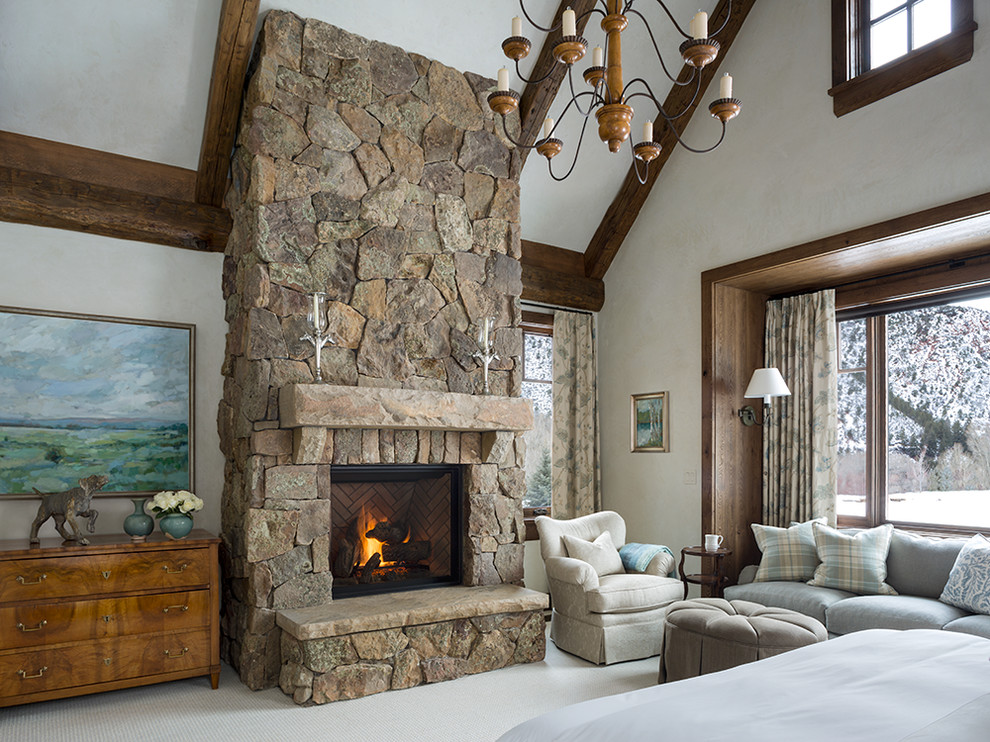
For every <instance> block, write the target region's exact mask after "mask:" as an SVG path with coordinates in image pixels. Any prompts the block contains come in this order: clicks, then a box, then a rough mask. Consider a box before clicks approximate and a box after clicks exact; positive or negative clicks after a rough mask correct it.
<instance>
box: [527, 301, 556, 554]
mask: <svg viewBox="0 0 990 742" xmlns="http://www.w3.org/2000/svg"><path fill="white" fill-rule="evenodd" d="M522 328H523V382H522V396H524V397H526V398H527V399H531V400H533V413H534V415H533V417H534V420H533V429H532V430H530V431H527V432H526V433H525V435H524V436H523V438H524V439H525V441H526V488H527V489H526V495H525V496H524V497H523V511H524V514H525V517H526V520H527V521H529V522H528V523H527V528H526V530H527V537H528V538H535V537H536V535H535V528H534V527H533V526H532V522H531V521H532V518H534V517H535V516H537V515H549V514H550V453H551V447H550V441H551V437H552V425H553V389H552V385H553V315H549V314H541V313H538V312H523V322H522ZM531 531H532V532H533V533H532V534H530V532H531Z"/></svg>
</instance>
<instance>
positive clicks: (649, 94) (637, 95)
mask: <svg viewBox="0 0 990 742" xmlns="http://www.w3.org/2000/svg"><path fill="white" fill-rule="evenodd" d="M634 82H641V83H643V85H644V86H645V87H646V91H647V92H645V93H631V94H630V95H628V96H625V97H626V100H627V101H630V100H632V99H633V98H646V99H648V100H651V101H653V105H655V106H656V107H657V113H659V114H660V115H661V116H662V117H663V118H664V120H665V121H676V120H677V119H679V118H680V117H681V116H683V115H684V114H686V113H687V112H688V111H690V110H691V106H692V105H694V100H692V101H691V102H690V103H688V105H687V106H686V107H685V108H684V110H683V111H681V112H680V113H678V114H676V115H673V116H671V115H668V113H667V111H666V110H664V107H663V105H661V103H660V101H659V100H657V97H656V96H655V95H654V94H653V89H652V88H650V84H649V83H648V82H647V81H646V80H644V79H643V78H641V77H637V78H636V79H634V80H630V81H629V85H627V86H626V89H627V90H628V89H629V87H630V86H631V85H632V84H633V83H634ZM623 95H625V91H623ZM695 97H696V98H697V95H695Z"/></svg>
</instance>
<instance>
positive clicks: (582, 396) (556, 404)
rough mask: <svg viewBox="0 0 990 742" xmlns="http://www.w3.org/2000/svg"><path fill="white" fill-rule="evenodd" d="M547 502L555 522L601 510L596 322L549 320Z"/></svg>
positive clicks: (571, 317) (559, 316)
mask: <svg viewBox="0 0 990 742" xmlns="http://www.w3.org/2000/svg"><path fill="white" fill-rule="evenodd" d="M551 448H552V466H551V485H550V487H551V502H552V507H553V516H554V517H555V518H564V519H567V518H576V517H577V516H579V515H588V514H589V513H594V512H597V511H598V510H601V470H600V461H599V434H598V349H597V345H596V342H595V318H594V316H593V315H589V314H578V313H575V312H565V311H560V310H558V311H556V312H554V315H553V442H552V445H551Z"/></svg>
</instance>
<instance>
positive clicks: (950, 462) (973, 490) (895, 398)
mask: <svg viewBox="0 0 990 742" xmlns="http://www.w3.org/2000/svg"><path fill="white" fill-rule="evenodd" d="M838 442H839V467H838V499H837V502H836V512H837V514H838V515H839V516H840V518H844V519H845V520H846V523H847V524H849V525H852V524H859V523H864V524H867V525H872V524H877V523H883V522H893V523H904V524H910V525H917V526H936V527H940V526H941V527H958V528H964V529H978V528H982V529H986V528H987V527H988V526H990V297H985V298H980V299H971V300H967V301H957V302H954V303H947V304H941V305H937V306H927V307H920V308H915V309H908V310H905V311H899V312H892V313H889V314H886V315H879V316H871V317H865V318H859V319H849V320H845V321H840V322H839V420H838Z"/></svg>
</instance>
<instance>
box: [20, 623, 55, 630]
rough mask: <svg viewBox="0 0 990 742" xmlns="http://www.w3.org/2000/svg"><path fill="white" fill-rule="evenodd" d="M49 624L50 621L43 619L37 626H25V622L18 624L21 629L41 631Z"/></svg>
mask: <svg viewBox="0 0 990 742" xmlns="http://www.w3.org/2000/svg"><path fill="white" fill-rule="evenodd" d="M47 625H48V621H47V620H42V621H41V622H40V623H39V624H38V625H37V626H25V625H24V624H22V623H19V624H17V628H19V629H20V630H21V631H40V630H41V629H43V628H44V627H45V626H47Z"/></svg>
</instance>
